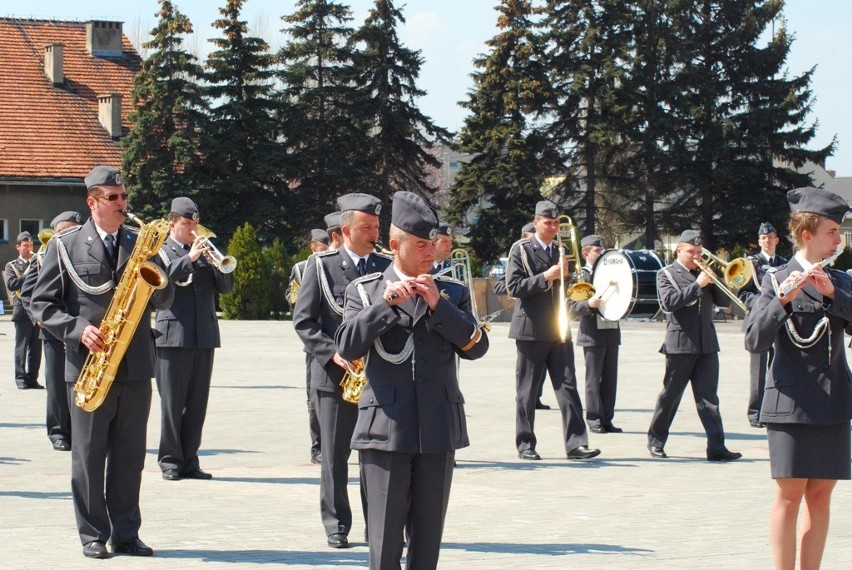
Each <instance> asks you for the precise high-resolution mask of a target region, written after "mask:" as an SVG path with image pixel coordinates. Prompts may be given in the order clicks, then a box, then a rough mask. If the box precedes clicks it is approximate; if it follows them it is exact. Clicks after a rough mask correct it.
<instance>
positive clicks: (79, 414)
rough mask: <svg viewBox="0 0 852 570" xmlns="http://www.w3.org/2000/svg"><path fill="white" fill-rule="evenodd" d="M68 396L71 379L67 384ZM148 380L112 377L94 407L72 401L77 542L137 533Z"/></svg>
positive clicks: (118, 540) (71, 391) (148, 404)
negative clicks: (97, 406)
mask: <svg viewBox="0 0 852 570" xmlns="http://www.w3.org/2000/svg"><path fill="white" fill-rule="evenodd" d="M66 387H67V391H68V398H69V400H73V399H74V384H71V383H68V384H66ZM150 410H151V381H150V380H148V379H145V380H136V381H124V382H115V383H113V385H112V388H110V391H109V393H108V394H107V397H106V399H105V400H104V402H103V404H102V405H101V406H100V407H99V408H98V409H97V410H95V411H94V412H86V411H84V410H83V409H82V408H78V407H77V406H76V405H75V406H71V431H72V433H73V434H74V445H72V446H71V493H72V495H73V499H74V513H75V515H76V517H77V531H78V532H79V534H80V542H81V543H82V544H87V543H89V542H92V541H93V540H97V541H100V542H104V543H105V542H107V540H109V539H110V538H111V539H112V543H113V544H120V543H122V542H125V541H127V540H130V539H131V538H136V537H138V536H139V527H140V526H141V525H142V515H141V513H140V511H139V487H140V485H141V483H142V469H143V467H144V466H145V434H146V428H147V425H148V413H149V412H150Z"/></svg>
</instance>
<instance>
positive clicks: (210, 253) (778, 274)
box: [5, 166, 852, 569]
mask: <svg viewBox="0 0 852 570" xmlns="http://www.w3.org/2000/svg"><path fill="white" fill-rule="evenodd" d="M85 182H86V188H87V196H86V204H87V206H88V207H89V209H90V211H91V213H90V217H89V219H88V220H86V221H84V220H83V219H82V218H83V217H82V216H80V214H78V213H77V212H64V213H62V214H60V215H59V216H57V217H56V218H55V219H54V220H53V222H52V224H51V226H52V228H53V229H54V230H55V234H54V235H50V236H47V235H46V236H45V237H44V240H43V244H42V247H41V249H40V251H39V252H38V254H37V255H35V256H33V254H32V237H31V236H30V235H29V234H27V233H26V232H25V233H22V234H21V235H19V236H18V239H17V249H18V252H19V257H18V258H17V259H15V260H13V261H10V262H9V263H8V264H7V265H6V271H5V284H6V287H7V290H8V291H9V293H10V294H11V295H12V297H13V303H14V306H13V320H14V322H15V327H16V348H15V355H14V358H15V381H16V384H17V386H18V387H19V388H21V389H26V388H40V387H41V385H39V384H38V382H37V378H38V372H39V364H40V359H41V344H40V343H38V342H37V341H33V338H36V337H37V336H38V335H39V333H40V334H41V338H42V340H43V343H44V354H45V384H46V387H47V396H48V413H47V421H46V425H47V432H48V437H49V438H50V440H51V443H52V445H53V447H54V449H56V450H58V451H69V450H70V452H71V459H72V461H71V483H72V496H73V506H74V512H75V516H76V521H77V530H78V534H79V536H80V540H81V544H82V546H83V554H84V555H85V556H86V557H91V558H106V557H108V556H109V555H110V553H119V554H127V555H133V556H150V555H152V554H153V553H154V551H153V549H152V548H150V547H149V546H148V545H146V544H145V543H144V542H142V540H141V539H140V537H139V529H140V526H141V512H140V508H139V489H140V485H141V473H142V468H143V465H144V460H145V449H146V445H145V443H146V442H145V431H146V424H147V421H148V414H149V410H150V405H151V400H152V390H151V383H150V380H151V378H155V379H156V385H157V390H158V393H159V396H160V403H161V412H162V413H161V418H162V423H161V430H160V433H161V436H160V442H159V450H158V464H159V467H160V469H161V471H162V477H163V479H165V480H167V481H176V480H180V479H198V480H207V479H211V478H212V475H211V474H209V473H207V472H206V471H203V470H202V466H201V465H200V463H199V448H200V446H201V434H202V428H203V425H204V422H205V418H206V411H207V402H208V396H209V391H210V379H211V376H212V371H213V360H214V358H213V355H214V351H215V349H216V348H218V347H219V346H220V336H219V328H218V322H217V315H216V309H215V305H216V298H217V295H218V294H227V293H229V292H230V291H231V290H232V289H233V288H234V284H235V273H236V272H237V271H239V269H237V261H238V260H236V259H234V258H233V257H230V256H227V255H224V254H223V253H222V252H221V251H220V250H219V249H218V248H216V246H214V245H213V243H212V242H211V238H213V237H215V234H212V232H210V231H209V230H207V229H206V228H204V227H203V226H200V225H199V223H198V222H199V218H200V216H199V210H198V207H197V205H196V204H195V203H194V202H193V201H192V200H191V199H189V198H186V197H178V198H175V199H174V200H173V201H172V203H171V207H170V212H169V216H168V220H159V221H155V222H150V223H147V224H146V223H144V222H143V223H141V228H140V229H135V228H133V227H131V226H127V225H124V222H125V220H126V219H128V218H130V219H133V220H134V221H138V219H136V218H135V217H134V216H132V214H129V213H128V212H127V211H126V201H127V197H128V196H127V191H126V190H125V188H124V184H123V181H122V178H121V174H120V172H119V171H118V169H116V168H113V167H107V166H97V167H95V168H93V169H92V171H91V172H90V173H89V175H87V176H86V179H85ZM788 201H789V203H790V208H791V217H790V222H789V229H790V234H791V236H792V238H793V240H794V241H795V245H796V249H797V252H796V254H795V256H794V257H793V258H791V259H790V260H789V261H788V260H786V259H784V258H782V257H780V256H779V255H777V253H776V247H777V246H778V244H779V242H780V234H779V232H778V230H776V229H775V227H774V226H773V225H772V224H770V223H768V222H766V223H764V224H762V225H761V226H760V228H759V230H758V243H759V245H760V248H761V250H760V252H758V253H757V254H755V255H754V256H752V257H750V258H748V259H740V260H734V261H733V262H724V261H722V260H720V259H719V258H717V257H716V256H714V255H713V254H712V253H710V252H708V251H707V250H705V249H704V248H703V246H702V236H701V235H700V233H699V232H697V231H694V230H691V229H687V230H685V231H683V233H682V234H681V235H680V237H679V239H678V245H677V248H676V249H675V252H674V254H675V259H674V260H673V262H672V263H670V264H668V265H663V263H662V261H661V259H660V258H659V257H658V256H657V254H656V253H655V252H653V251H641V252H634V251H629V250H622V249H619V248H611V249H607V248H606V247H605V244H604V239H603V238H602V237H601V236H598V235H587V236H585V237H584V238H583V239H582V240H580V239H578V237H577V235H576V228H575V227H574V226H573V222H571V221H570V218H567V216H565V215H564V214H561V213H560V211H559V207H558V206H557V205H556V204H555V203H554V202H552V201H549V200H542V201H540V202H538V204H537V205H536V208H535V213H534V217H533V220H532V222H531V224H528V226H525V227H524V231H525V233H524V234H523V237H522V238H521V239H520V240H518V241H517V242H515V243H514V244H513V245H512V247H511V249H510V251H509V254H508V262H507V267H506V274H505V278H504V279H502V280H501V281H500V282H499V283H498V284H497V287H495V292H499V293H501V294H508V295H510V296H511V297H513V298H514V307H513V313H512V317H511V322H510V324H509V327H508V336H509V338H511V339H514V340H515V345H516V349H517V365H516V394H515V395H516V398H515V400H516V409H515V412H516V425H515V448H516V451H517V454H518V458H519V459H520V460H523V461H529V460H532V461H535V460H540V459H541V457H540V455H539V453H538V452H537V451H536V444H537V441H538V440H537V437H536V434H535V430H534V426H535V415H536V410H537V409H541V408H540V400H539V398H540V396H541V392H540V388H541V384H542V382H543V379H544V378H545V377H546V375H548V374H549V376H550V378H551V382H552V385H553V390H554V393H555V395H556V400H557V403H558V405H559V408H560V411H561V417H562V445H564V452H565V458H567V459H568V460H574V461H576V460H580V461H588V460H592V459H594V458H595V457H597V456H598V455H600V454H601V450H600V449H597V448H595V447H592V446H591V445H590V440H589V435H588V432H589V431H591V432H592V433H593V434H596V436H598V435H603V434H618V433H622V430H621V429H620V428H618V427H617V426H616V425H615V424H614V418H615V413H616V396H617V386H618V370H619V368H618V360H619V346H620V344H621V341H622V339H621V327H620V322H621V321H622V320H623V319H625V318H627V317H628V316H631V315H633V314H635V313H636V312H645V311H647V312H648V314H649V315H650V314H652V313H653V312H655V311H656V309H657V308H659V311H660V312H661V313H662V314H663V315H664V317H665V320H666V332H665V340H664V343H663V346H662V347H661V348H660V350H659V351H660V353H662V354H663V355H664V358H665V375H664V378H663V383H662V391H661V392H660V393H659V396H658V398H657V401H656V406H655V408H654V411H653V414H652V417H651V421H650V425H649V428H648V432H647V450H648V453H650V455H651V457H652V458H654V459H655V460H665V459H667V458H668V454H667V452H666V448H665V446H666V445H667V444H668V443H669V433H670V429H671V426H672V423H673V421H674V417H675V414H676V412H677V410H678V407H679V405H680V401H681V398H682V396H683V393H684V391H685V389H686V387H687V385H688V384H691V387H692V392H693V396H694V399H695V403H696V409H697V411H698V415H699V417H700V419H701V422H702V424H703V426H704V429H705V431H706V435H707V447H706V458H707V460H709V461H720V462H730V461H734V460H737V459H739V458H741V457H742V454H741V453H739V452H735V451H731V450H729V449H728V447H727V446H726V444H725V432H724V428H723V426H722V419H721V413H720V401H719V397H718V394H717V391H718V379H719V366H720V363H719V343H718V341H717V336H716V330H715V325H714V320H715V319H714V317H715V316H716V311H717V308H719V307H723V308H724V307H728V306H729V305H731V304H732V303H734V304H737V305H738V306H740V307H741V308H742V310H743V312H744V313H745V315H746V318H745V321H744V327H743V329H744V332H745V345H746V349H747V350H748V351H749V352H750V354H751V367H750V383H751V384H750V390H749V403H748V410H747V416H748V420H749V422H750V424H751V425H752V426H753V427H755V428H761V429H764V428H765V429H766V433H767V437H768V444H769V453H770V461H771V471H772V477H773V479H774V480H775V483H776V498H775V502H774V504H773V508H772V514H771V520H770V526H771V531H772V547H773V554H774V556H775V561H776V565H777V566H778V567H788V565H789V562H790V561H791V557H792V560H793V562H795V557H796V553H797V552H800V554H801V559H802V561H803V562H802V565H803V567H804V566H805V562H804V561H805V560H807V561H808V562H809V563H815V564H816V565H817V566H818V565H819V561H820V559H821V556H822V552H823V549H824V545H825V536H826V533H827V529H828V518H829V516H828V515H829V498H830V495H831V492H832V489H833V487H834V484H835V483H836V481H837V480H848V479H850V476H852V474H851V473H850V435H849V434H850V431H849V422H850V418H852V389H850V388H849V382H848V379H849V378H850V377H852V374H850V370H849V367H848V365H847V362H846V353H845V346H844V330H846V329H847V328H848V327H849V326H850V324H852V278H850V277H849V276H847V275H846V274H845V273H842V272H839V271H835V270H831V269H829V268H828V265H830V263H831V262H832V261H833V260H834V259H835V258H836V256H837V255H838V253H839V251H840V250H838V249H837V247H838V244H839V243H840V239H839V233H838V228H839V225H840V223H841V222H842V220H843V217H844V216H845V215H846V213H847V211H848V210H849V207H848V204H847V203H846V202H845V201H844V200H843V199H841V198H839V197H838V196H836V195H834V194H831V193H830V192H827V191H825V190H820V189H816V188H800V189H796V190H792V191H791V192H790V193H789V194H788ZM384 206H386V204H383V203H382V201H381V200H379V199H378V198H376V197H374V196H371V195H369V194H362V193H352V194H346V195H344V196H341V197H340V198H338V200H337V207H338V210H339V211H338V212H334V213H331V214H328V215H327V216H325V218H324V220H323V221H324V223H325V226H326V229H324V230H323V229H314V230H311V234H310V249H311V255H310V257H309V258H308V259H306V260H304V261H302V262H300V263H298V264H296V265H294V267H293V268H292V272H291V274H290V281H289V287H288V291H287V298H288V301H289V302H290V304H291V306H292V309H293V328H294V330H295V332H296V335H297V336H298V338H299V340H300V341H301V342H302V344H303V345H304V352H305V353H306V390H307V404H308V412H309V433H310V440H311V461H312V462H313V463H317V464H319V466H320V467H319V469H320V484H319V495H320V496H319V514H320V521H319V522H320V523H321V524H322V528H323V532H324V536H325V537H326V544H327V545H328V546H329V547H331V548H348V547H350V546H351V543H350V539H349V535H350V533H351V532H352V530H353V528H357V527H358V526H360V525H359V524H358V523H359V522H362V523H363V530H364V535H365V537H366V539H367V542H368V545H369V565H370V568H374V569H388V568H399V567H400V558H401V557H402V555H403V551H404V550H405V548H406V545H407V555H406V567H408V568H436V567H437V566H438V559H439V554H440V549H441V542H442V535H443V529H444V522H445V517H446V513H447V506H448V501H449V492H450V486H451V484H452V479H453V466H454V458H455V453H456V451H457V450H458V449H461V448H463V447H466V446H468V445H469V440H468V435H467V425H466V419H465V412H464V405H463V404H464V397H463V396H462V392H461V389H460V382H459V377H458V376H459V366H458V361H459V360H475V359H479V358H482V357H484V356H486V353H487V351H488V346H489V341H488V336H489V333H488V330H489V327H488V325H487V324H485V323H484V322H483V321H482V320H481V317H482V315H480V314H478V311H477V306H476V294H475V291H474V290H473V280H472V275H471V268H470V260H469V258H467V257H466V256H457V255H456V254H455V251H456V250H453V249H452V245H453V231H452V228H451V227H450V225H449V224H447V223H445V222H439V220H438V218H437V215H436V213H435V211H434V210H433V209H432V208H431V206H430V205H429V204H428V203H426V202H425V201H424V200H423V199H422V198H420V197H418V196H416V195H414V194H411V193H408V192H404V191H400V192H397V193H396V194H395V195H394V197H393V200H392V203H391V204H390V207H391V208H392V216H391V230H390V234H389V236H388V237H389V242H388V243H389V245H390V249H389V250H383V249H382V248H381V246H380V245H379V244H380V243H381V241H380V236H379V215H380V213H381V210H382V208H383V207H384ZM40 237H41V236H40ZM149 237H150V241H149ZM143 241H145V244H143V243H142V242H143ZM146 247H147V249H146ZM462 257H464V258H465V259H464V260H463V259H462ZM465 263H466V266H464V267H462V266H463V265H465ZM714 264H715V265H716V266H717V267H718V268H719V269H720V270H721V275H720V274H717V272H716V270H714V269H713V267H712V266H713V265H714ZM457 266H458V267H457ZM235 269H236V271H235ZM131 273H132V274H131ZM460 276H461V278H460V279H457V278H454V277H460ZM125 287H132V288H133V289H132V291H133V292H132V293H131V294H129V295H128V294H126V293H125ZM140 289H141V290H145V293H146V295H147V296H145V297H143V298H141V300H140V297H139V296H140V295H141V292H140V291H139V290H140ZM148 289H150V290H148ZM125 296H127V297H128V303H134V305H139V308H136V307H135V306H134V307H133V308H132V309H131V308H130V307H129V306H125V305H124V304H122V303H124V299H125ZM149 298H150V301H149ZM116 304H118V305H121V306H118V307H116V306H115V305H116ZM649 307H653V308H652V309H649ZM152 310H155V311H156V313H155V318H154V326H153V327H152V326H151V322H150V319H148V318H147V316H148V315H150V312H151V311H152ZM130 314H136V315H137V317H136V320H137V321H138V322H133V323H130V324H131V325H132V326H130V328H129V329H127V328H126V327H127V326H128V323H127V321H128V320H132V317H131V316H130ZM113 318H115V321H114V322H116V323H117V325H116V328H117V329H118V330H117V331H108V328H109V326H110V325H109V323H111V322H113V320H112V319H113ZM489 318H490V317H489ZM486 320H487V319H486ZM570 321H574V322H577V324H578V328H577V345H578V346H582V347H583V355H584V359H585V397H584V398H583V399H582V400H581V397H580V391H579V390H578V385H577V378H576V373H575V365H574V347H573V343H572V336H571V328H570V326H569V322H570ZM492 334H493V333H492ZM95 356H97V357H98V360H97V362H96V363H95V364H93V363H92V358H93V357H95ZM92 366H94V367H96V369H95V371H94V373H93V375H92V377H93V378H94V379H95V383H96V384H97V385H96V386H94V387H89V386H85V387H81V385H82V384H85V382H83V381H82V380H81V378H82V377H84V376H86V375H87V374H88V371H89V369H90V368H91V367H92ZM78 377H79V378H78ZM353 378H354V379H356V380H358V381H357V382H355V383H354V384H352V385H349V382H350V380H351V379H353ZM744 385H745V382H744ZM83 391H85V394H84V393H81V392H83ZM344 395H345V397H344ZM352 399H354V401H355V402H356V405H353V404H352V403H350V401H351V400H352ZM584 403H585V415H584V409H583V406H584ZM352 450H356V451H358V460H359V466H360V467H359V481H360V485H359V486H360V494H361V505H362V508H363V521H361V520H360V519H359V518H357V517H353V513H352V509H351V506H350V501H349V494H348V486H349V469H348V462H349V459H350V455H351V452H352ZM803 500H804V502H805V505H806V508H807V509H808V512H809V521H808V524H810V525H811V528H812V530H811V532H812V533H816V535H815V536H816V539H814V538H813V537H814V534H811V536H810V538H803V537H800V538H799V539H797V538H796V515H797V513H798V508H799V503H801V502H802V501H803Z"/></svg>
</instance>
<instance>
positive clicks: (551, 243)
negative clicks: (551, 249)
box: [533, 234, 553, 250]
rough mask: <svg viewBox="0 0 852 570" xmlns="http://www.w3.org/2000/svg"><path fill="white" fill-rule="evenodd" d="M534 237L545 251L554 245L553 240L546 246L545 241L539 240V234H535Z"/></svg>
mask: <svg viewBox="0 0 852 570" xmlns="http://www.w3.org/2000/svg"><path fill="white" fill-rule="evenodd" d="M533 237H535V241H537V242H538V243H539V245H540V246H541V248H542V249H544V250H546V249H547V246H548V245H553V240H551V242H550V243H549V244H545V243H544V242H543V241H541V240H540V239H538V234H533Z"/></svg>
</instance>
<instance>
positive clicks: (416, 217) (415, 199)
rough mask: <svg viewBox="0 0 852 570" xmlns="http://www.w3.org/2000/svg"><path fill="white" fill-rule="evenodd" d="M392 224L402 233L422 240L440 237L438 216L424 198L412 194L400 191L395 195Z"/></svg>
mask: <svg viewBox="0 0 852 570" xmlns="http://www.w3.org/2000/svg"><path fill="white" fill-rule="evenodd" d="M391 223H392V224H393V225H395V226H396V227H398V228H399V229H401V230H402V231H404V232H406V233H409V234H412V235H414V236H417V237H419V238H421V239H435V236H437V235H438V216H437V215H435V211H434V210H433V209H432V208H431V206H429V204H427V203H426V202H425V201H424V200H423V198H421V197H420V196H418V195H417V194H414V193H412V192H405V191H402V190H401V191H399V192H397V193H396V194H394V195H393V206H392V209H391Z"/></svg>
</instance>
